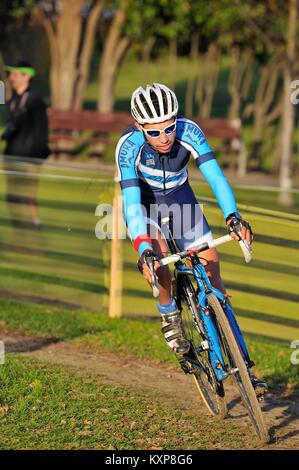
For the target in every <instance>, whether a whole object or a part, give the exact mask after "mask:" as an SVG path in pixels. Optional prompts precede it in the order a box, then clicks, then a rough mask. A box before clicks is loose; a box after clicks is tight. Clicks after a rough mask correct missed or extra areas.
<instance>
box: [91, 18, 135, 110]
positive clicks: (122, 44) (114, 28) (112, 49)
mask: <svg viewBox="0 0 299 470" xmlns="http://www.w3.org/2000/svg"><path fill="white" fill-rule="evenodd" d="M125 19H126V15H125V12H124V11H123V10H118V12H117V13H116V15H115V16H114V18H113V20H112V23H111V26H110V28H109V32H108V37H107V39H106V41H105V46H104V51H103V55H102V59H101V63H100V69H99V84H100V88H99V93H98V104H97V109H98V111H100V112H110V111H112V110H113V106H114V86H115V80H116V77H117V72H118V70H119V67H120V64H121V61H122V59H123V58H124V55H125V53H126V51H127V49H128V47H129V44H130V39H129V38H128V37H126V36H123V37H121V27H122V25H123V24H124V22H125Z"/></svg>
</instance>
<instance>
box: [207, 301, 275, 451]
mask: <svg viewBox="0 0 299 470" xmlns="http://www.w3.org/2000/svg"><path fill="white" fill-rule="evenodd" d="M208 303H209V305H210V307H211V308H212V310H213V312H214V314H215V317H216V320H217V323H218V328H219V333H220V337H221V342H222V347H223V352H224V355H225V356H226V359H227V362H228V364H229V368H230V371H228V372H231V373H232V375H233V376H234V379H235V381H236V383H237V385H238V388H239V392H240V395H241V397H242V400H243V403H244V405H245V406H246V408H247V411H248V414H249V417H250V419H251V422H252V424H253V426H254V428H255V431H256V433H257V435H258V437H259V439H260V440H261V441H262V442H263V443H267V442H269V433H268V431H267V428H266V425H265V422H264V418H263V415H262V411H261V408H260V405H259V403H258V400H257V397H256V395H255V391H254V389H253V386H252V384H251V380H250V377H249V373H248V370H247V367H246V365H245V363H244V360H243V358H242V355H241V352H240V348H239V346H238V344H237V342H236V339H235V336H234V333H233V331H232V329H231V327H230V324H229V321H228V319H227V317H226V315H225V313H224V311H223V309H222V307H221V305H220V303H219V301H218V299H217V297H215V296H214V295H211V296H209V297H208Z"/></svg>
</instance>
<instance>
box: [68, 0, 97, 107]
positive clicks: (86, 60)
mask: <svg viewBox="0 0 299 470" xmlns="http://www.w3.org/2000/svg"><path fill="white" fill-rule="evenodd" d="M101 12H102V5H101V4H100V3H97V4H96V5H95V7H94V8H93V10H92V11H91V13H90V15H89V17H88V18H87V24H86V28H85V38H84V43H83V47H82V51H81V55H80V60H79V70H78V74H79V75H78V80H77V84H76V87H75V89H74V109H81V108H82V104H83V99H84V92H85V89H86V85H87V81H88V77H89V71H90V63H91V58H92V53H93V50H94V42H95V36H96V31H97V24H98V21H99V18H100V16H101Z"/></svg>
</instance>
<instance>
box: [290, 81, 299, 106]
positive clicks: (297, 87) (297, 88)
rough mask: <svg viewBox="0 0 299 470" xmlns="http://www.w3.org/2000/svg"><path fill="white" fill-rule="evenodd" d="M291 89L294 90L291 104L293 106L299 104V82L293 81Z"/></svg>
mask: <svg viewBox="0 0 299 470" xmlns="http://www.w3.org/2000/svg"><path fill="white" fill-rule="evenodd" d="M291 88H292V90H294V91H293V92H292V93H291V97H290V100H291V103H292V104H298V103H299V80H293V81H292V83H291Z"/></svg>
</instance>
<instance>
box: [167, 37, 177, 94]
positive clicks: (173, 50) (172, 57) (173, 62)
mask: <svg viewBox="0 0 299 470" xmlns="http://www.w3.org/2000/svg"><path fill="white" fill-rule="evenodd" d="M177 55H178V43H177V38H176V37H174V38H171V39H170V41H169V87H170V88H171V89H172V90H173V91H175V82H176V80H175V79H176V68H177Z"/></svg>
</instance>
